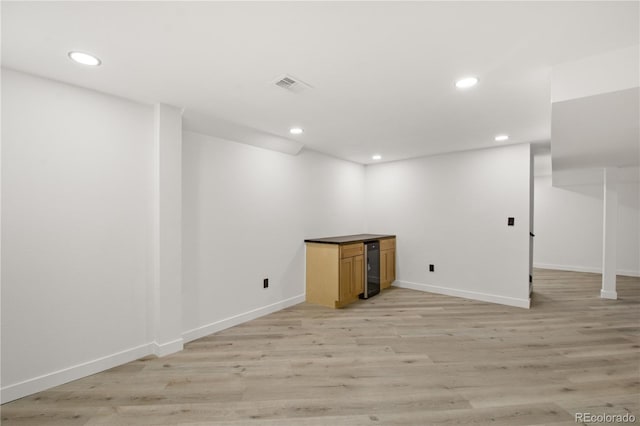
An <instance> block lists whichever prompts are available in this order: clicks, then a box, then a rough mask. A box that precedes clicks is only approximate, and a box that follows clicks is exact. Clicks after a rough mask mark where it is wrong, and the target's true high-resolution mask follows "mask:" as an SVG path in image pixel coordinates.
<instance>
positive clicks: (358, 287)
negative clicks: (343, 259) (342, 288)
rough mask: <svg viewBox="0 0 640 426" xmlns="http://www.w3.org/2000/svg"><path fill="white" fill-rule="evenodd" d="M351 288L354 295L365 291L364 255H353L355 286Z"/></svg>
mask: <svg viewBox="0 0 640 426" xmlns="http://www.w3.org/2000/svg"><path fill="white" fill-rule="evenodd" d="M351 289H352V293H351V295H352V296H353V297H358V296H359V295H360V294H362V293H364V256H354V257H353V286H352V287H351Z"/></svg>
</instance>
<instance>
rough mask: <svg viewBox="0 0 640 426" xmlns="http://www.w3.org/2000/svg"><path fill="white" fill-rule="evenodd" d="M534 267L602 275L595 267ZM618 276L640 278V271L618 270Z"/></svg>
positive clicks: (541, 265)
mask: <svg viewBox="0 0 640 426" xmlns="http://www.w3.org/2000/svg"><path fill="white" fill-rule="evenodd" d="M533 267H534V268H540V269H553V270H556V271H570V272H591V273H593V274H601V273H602V268H596V267H593V266H576V265H556V264H553V263H534V264H533ZM616 274H618V275H624V276H627V277H640V271H633V270H631V269H618V270H617V271H616Z"/></svg>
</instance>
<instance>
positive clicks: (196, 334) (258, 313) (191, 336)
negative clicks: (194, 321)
mask: <svg viewBox="0 0 640 426" xmlns="http://www.w3.org/2000/svg"><path fill="white" fill-rule="evenodd" d="M304 300H305V295H304V294H301V295H298V296H294V297H291V298H289V299H285V300H281V301H279V302H276V303H272V304H271V305H267V306H263V307H261V308H257V309H253V310H251V311H248V312H244V313H242V314H238V315H234V316H232V317H229V318H225V319H222V320H220V321H216V322H212V323H210V324H206V325H203V326H201V327H198V328H194V329H192V330H188V331H185V332H184V333H182V339H183V340H184V342H185V343H186V342H191V341H193V340H196V339H199V338H201V337H204V336H208V335H209V334H212V333H216V332H218V331H221V330H225V329H227V328H229V327H233V326H234V325H238V324H242V323H243V322H247V321H251V320H252V319H256V318H259V317H262V316H265V315H267V314H270V313H273V312H277V311H280V310H282V309H285V308H288V307H289V306H293V305H297V304H298V303H302V302H304Z"/></svg>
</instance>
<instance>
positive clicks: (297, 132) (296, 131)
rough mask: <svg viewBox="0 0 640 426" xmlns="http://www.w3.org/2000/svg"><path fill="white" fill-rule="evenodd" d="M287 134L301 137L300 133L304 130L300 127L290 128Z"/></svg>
mask: <svg viewBox="0 0 640 426" xmlns="http://www.w3.org/2000/svg"><path fill="white" fill-rule="evenodd" d="M289 133H291V134H292V135H301V134H302V133H304V130H302V129H301V128H300V127H292V128H290V129H289Z"/></svg>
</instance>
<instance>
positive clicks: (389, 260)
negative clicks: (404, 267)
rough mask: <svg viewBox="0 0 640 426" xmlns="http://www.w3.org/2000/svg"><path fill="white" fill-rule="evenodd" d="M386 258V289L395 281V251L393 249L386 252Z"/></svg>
mask: <svg viewBox="0 0 640 426" xmlns="http://www.w3.org/2000/svg"><path fill="white" fill-rule="evenodd" d="M387 252H388V253H387V257H386V259H385V262H386V264H387V265H386V269H387V276H386V281H387V287H389V286H390V285H391V283H392V282H394V281H395V280H396V251H395V249H392V250H387Z"/></svg>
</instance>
